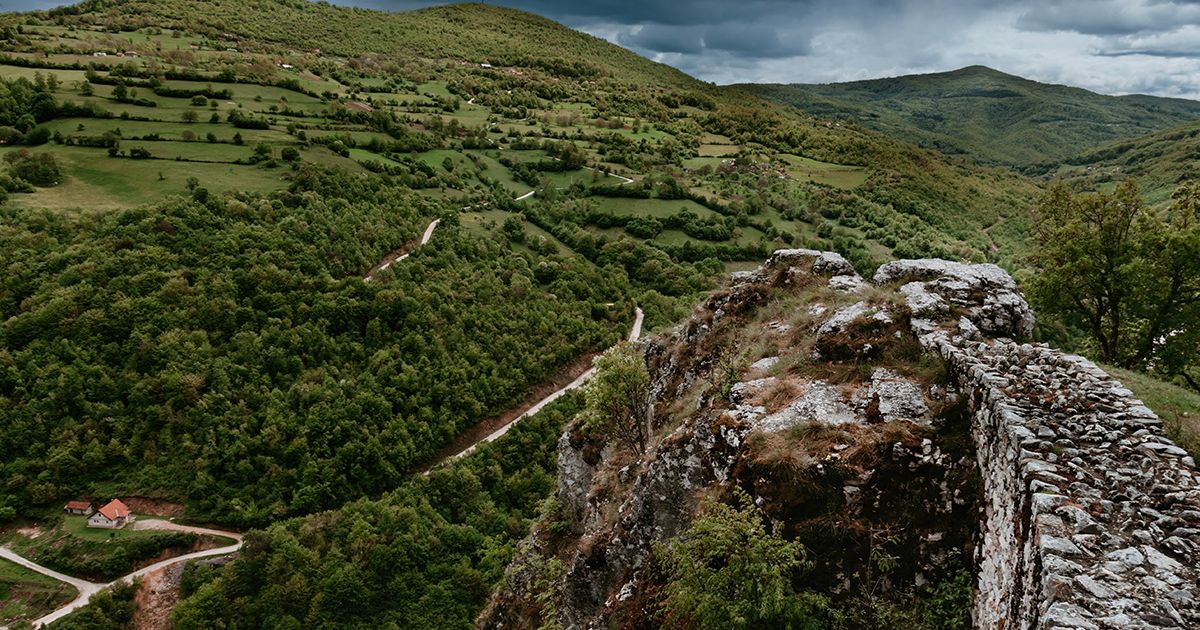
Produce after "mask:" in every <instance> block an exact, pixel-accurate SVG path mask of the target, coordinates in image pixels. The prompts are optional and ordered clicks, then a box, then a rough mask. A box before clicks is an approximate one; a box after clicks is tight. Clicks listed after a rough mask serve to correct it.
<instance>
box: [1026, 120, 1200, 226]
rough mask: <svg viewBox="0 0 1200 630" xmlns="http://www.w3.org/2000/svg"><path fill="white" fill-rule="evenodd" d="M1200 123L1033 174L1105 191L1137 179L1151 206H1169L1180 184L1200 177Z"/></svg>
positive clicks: (1118, 144) (1115, 145)
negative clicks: (1116, 184)
mask: <svg viewBox="0 0 1200 630" xmlns="http://www.w3.org/2000/svg"><path fill="white" fill-rule="evenodd" d="M1198 158H1200V122H1192V123H1188V124H1185V125H1180V126H1178V127H1172V128H1171V129H1165V130H1163V131H1158V132H1155V133H1152V134H1147V135H1145V136H1140V137H1137V138H1132V139H1129V140H1122V141H1119V142H1113V143H1110V144H1107V145H1105V146H1102V147H1099V148H1096V149H1092V150H1089V151H1087V152H1086V153H1084V154H1082V155H1079V156H1075V157H1071V158H1068V159H1066V160H1064V161H1063V162H1062V163H1061V164H1055V163H1048V164H1044V165H1041V166H1039V167H1037V168H1036V169H1030V173H1031V174H1037V175H1046V176H1049V177H1061V178H1064V179H1068V180H1074V181H1077V182H1080V183H1081V184H1082V185H1083V187H1085V188H1096V187H1098V188H1104V187H1106V186H1111V185H1115V182H1120V181H1123V180H1125V179H1129V178H1131V177H1132V178H1136V179H1137V181H1138V185H1139V186H1140V187H1141V190H1142V194H1143V195H1144V196H1145V198H1146V201H1147V202H1148V203H1150V204H1151V205H1155V206H1159V205H1163V204H1165V203H1167V202H1168V201H1169V200H1170V198H1171V193H1172V192H1174V191H1175V188H1176V187H1177V186H1178V185H1179V183H1180V182H1183V181H1187V180H1195V179H1196V178H1197V177H1200V159H1198Z"/></svg>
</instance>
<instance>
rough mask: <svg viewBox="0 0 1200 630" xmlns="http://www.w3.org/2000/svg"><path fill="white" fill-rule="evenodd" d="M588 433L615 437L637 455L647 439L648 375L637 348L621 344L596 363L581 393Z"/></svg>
mask: <svg viewBox="0 0 1200 630" xmlns="http://www.w3.org/2000/svg"><path fill="white" fill-rule="evenodd" d="M584 396H585V397H586V400H587V409H586V410H585V411H584V418H585V422H586V423H587V426H588V428H589V429H591V430H593V431H596V432H599V433H602V434H606V435H611V436H614V437H615V438H616V439H617V440H619V441H620V442H621V443H622V444H624V445H625V446H627V447H629V448H630V449H632V450H633V451H634V452H636V453H641V452H642V451H644V450H646V442H647V441H648V440H649V439H650V421H651V412H650V373H649V372H648V371H647V370H646V362H645V361H644V360H643V359H642V354H641V353H640V352H638V349H637V346H635V345H633V344H631V343H622V344H620V345H618V346H616V347H614V348H613V349H611V350H609V351H608V352H605V353H604V354H603V355H601V356H600V358H599V359H597V360H596V375H595V376H594V377H592V380H591V381H589V382H588V384H587V388H586V389H585V391H584Z"/></svg>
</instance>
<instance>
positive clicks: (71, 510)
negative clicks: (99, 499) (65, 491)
mask: <svg viewBox="0 0 1200 630" xmlns="http://www.w3.org/2000/svg"><path fill="white" fill-rule="evenodd" d="M63 512H66V513H67V514H79V515H82V516H87V515H88V514H91V513H92V502H91V501H71V502H69V503H67V504H66V505H64V506H63Z"/></svg>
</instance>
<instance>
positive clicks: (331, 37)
mask: <svg viewBox="0 0 1200 630" xmlns="http://www.w3.org/2000/svg"><path fill="white" fill-rule="evenodd" d="M52 14H54V15H56V16H57V15H62V16H64V17H70V18H72V19H78V20H81V21H84V22H86V23H89V24H102V25H104V26H106V27H108V28H115V29H122V30H134V29H137V28H141V27H146V26H156V27H167V28H181V29H188V30H192V31H196V32H198V33H201V34H204V35H207V36H209V37H212V38H225V39H234V40H238V41H240V42H242V43H248V42H254V46H255V47H259V48H261V47H264V46H265V47H270V46H271V45H272V44H274V45H279V46H283V47H287V48H290V49H292V50H294V51H296V52H307V53H312V54H314V55H334V56H342V57H362V56H364V55H366V56H369V55H387V56H389V57H390V58H391V59H393V60H398V59H401V58H403V57H409V58H411V57H417V58H422V59H427V60H428V59H434V60H442V59H453V60H459V61H468V62H474V63H491V64H495V65H506V66H511V65H542V66H552V67H556V68H557V69H559V70H563V71H565V72H567V73H569V74H574V75H576V76H580V77H584V76H586V77H589V78H593V79H599V78H603V77H606V76H608V77H612V76H620V77H621V78H622V79H627V80H628V79H634V80H638V81H645V82H651V83H656V84H678V85H696V84H698V83H699V82H698V81H696V80H695V79H692V78H691V77H689V76H687V75H686V74H684V73H682V72H680V71H678V70H676V69H674V68H671V67H670V66H666V65H663V64H659V63H655V62H653V61H650V60H649V59H646V58H644V57H641V56H639V55H637V54H634V53H632V52H630V51H628V50H626V49H624V48H621V47H619V46H614V45H612V44H609V43H608V42H606V41H604V40H602V39H599V38H597V37H593V36H591V35H588V34H586V33H581V32H579V31H576V30H573V29H570V28H567V27H565V26H563V25H561V24H559V23H557V22H554V21H552V20H548V19H546V18H544V17H541V16H539V15H535V14H533V13H526V12H523V11H517V10H513V9H507V8H503V7H496V6H491V5H486V4H481V3H464V4H451V5H445V6H439V7H431V8H427V9H420V10H416V11H406V12H395V13H391V12H383V11H374V10H370V9H362V8H357V7H340V6H334V5H331V4H327V3H324V2H308V1H307V0H206V1H205V2H179V1H177V0H90V1H88V2H83V3H80V4H78V5H74V6H70V7H64V8H61V9H55V10H54V11H53V12H52ZM230 36H232V37H230Z"/></svg>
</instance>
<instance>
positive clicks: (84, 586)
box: [0, 519, 242, 628]
mask: <svg viewBox="0 0 1200 630" xmlns="http://www.w3.org/2000/svg"><path fill="white" fill-rule="evenodd" d="M130 527H133V528H134V529H162V530H170V531H176V532H188V533H191V534H208V535H210V536H221V537H223V538H232V539H234V540H236V541H237V542H236V543H235V544H232V545H229V546H226V547H218V548H216V549H206V550H204V551H194V552H192V553H188V554H184V555H182V556H176V557H174V558H167V559H166V560H162V561H159V562H155V563H154V564H152V565H150V566H146V567H142V568H140V569H138V570H137V571H134V572H133V573H130V574H128V575H123V576H121V577H119V578H117V579H115V580H113V581H111V582H107V583H103V584H102V583H99V582H89V581H87V580H81V579H79V578H76V577H71V576H69V575H64V574H62V573H59V572H57V571H54V570H52V569H47V568H46V567H44V566H42V565H40V564H38V563H36V562H34V561H32V560H29V559H28V558H25V557H24V556H20V555H18V554H17V552H15V551H13V550H12V549H9V548H8V547H0V558H5V559H7V560H11V561H13V562H15V563H17V564H19V565H21V566H23V567H25V568H27V569H30V570H32V571H37V572H38V573H41V574H42V575H45V576H48V577H52V578H54V579H56V580H58V581H60V582H65V583H67V584H70V585H71V586H73V587H75V590H77V591H79V595H78V596H77V597H75V599H73V600H71V601H70V602H68V603H67V604H66V605H64V606H63V607H61V608H59V609H58V610H55V611H54V612H52V613H50V614H48V615H46V616H44V617H41V618H40V619H34V620H33V621H32V624H33V627H35V628H38V627H41V626H45V625H49V624H51V623H53V622H55V621H58V620H59V619H62V618H63V617H66V616H67V615H69V614H71V613H73V612H75V611H76V610H79V609H80V608H83V607H84V606H86V605H87V603H88V602H89V601H91V599H92V596H93V595H95V594H96V593H99V592H100V591H102V590H104V589H106V588H109V587H111V586H116V585H117V584H121V583H129V582H132V581H133V580H134V579H135V578H139V577H142V576H144V575H147V574H150V573H153V572H154V571H157V570H159V569H161V568H163V567H169V566H171V565H173V564H176V563H179V562H187V561H188V560H196V559H198V558H210V557H213V556H223V555H225V554H230V553H233V552H235V551H238V550H239V549H241V548H242V535H241V534H238V533H236V532H226V531H221V530H219V529H209V528H207V527H191V526H189V525H179V524H176V523H172V522H170V521H163V520H159V519H146V520H138V521H134V522H133V524H132V525H131V526H130Z"/></svg>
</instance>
